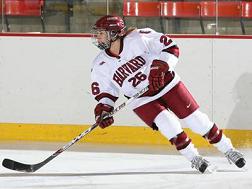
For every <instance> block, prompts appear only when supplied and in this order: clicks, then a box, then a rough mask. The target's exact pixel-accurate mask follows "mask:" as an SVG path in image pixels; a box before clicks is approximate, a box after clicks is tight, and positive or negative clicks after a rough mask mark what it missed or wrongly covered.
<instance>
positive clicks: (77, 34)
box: [0, 32, 252, 39]
mask: <svg viewBox="0 0 252 189" xmlns="http://www.w3.org/2000/svg"><path fill="white" fill-rule="evenodd" d="M167 35H168V36H169V37H171V38H206V39H208V38H217V39H252V35H200V34H196V35H193V34H188V35H187V34H186V35H185V34H182V35H179V34H167ZM0 36H14V37H15V36H17V37H91V36H92V34H90V33H16V32H6V33H0Z"/></svg>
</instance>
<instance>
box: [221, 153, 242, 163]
mask: <svg viewBox="0 0 252 189" xmlns="http://www.w3.org/2000/svg"><path fill="white" fill-rule="evenodd" d="M225 156H226V158H227V159H228V161H229V163H230V164H232V162H233V163H235V162H237V161H238V160H239V159H240V158H242V157H243V154H242V153H240V152H238V151H236V150H229V151H227V152H226V153H225Z"/></svg>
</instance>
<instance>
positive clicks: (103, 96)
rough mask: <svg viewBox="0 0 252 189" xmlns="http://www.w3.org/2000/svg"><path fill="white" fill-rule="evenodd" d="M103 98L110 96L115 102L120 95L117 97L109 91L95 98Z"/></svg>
mask: <svg viewBox="0 0 252 189" xmlns="http://www.w3.org/2000/svg"><path fill="white" fill-rule="evenodd" d="M102 98H109V99H110V100H112V101H113V102H115V101H116V100H117V99H118V97H115V96H113V95H111V94H109V93H101V94H99V95H97V96H96V97H95V100H97V101H100V100H101V99H102Z"/></svg>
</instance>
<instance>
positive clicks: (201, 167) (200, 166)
mask: <svg viewBox="0 0 252 189" xmlns="http://www.w3.org/2000/svg"><path fill="white" fill-rule="evenodd" d="M191 163H192V168H195V169H197V170H198V171H199V172H201V173H205V171H206V170H207V168H208V166H209V165H210V164H209V162H208V161H207V160H205V159H204V158H203V157H201V156H195V157H194V158H193V159H192V161H191Z"/></svg>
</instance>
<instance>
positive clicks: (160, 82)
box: [148, 60, 169, 91]
mask: <svg viewBox="0 0 252 189" xmlns="http://www.w3.org/2000/svg"><path fill="white" fill-rule="evenodd" d="M168 70H169V65H168V64H167V63H166V62H164V61H162V60H153V62H152V64H151V68H150V74H149V77H148V80H149V90H150V91H158V90H159V89H160V88H162V87H164V85H165V82H164V76H165V73H166V72H167V71H168Z"/></svg>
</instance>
